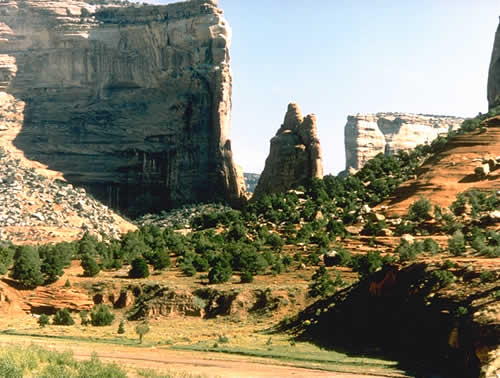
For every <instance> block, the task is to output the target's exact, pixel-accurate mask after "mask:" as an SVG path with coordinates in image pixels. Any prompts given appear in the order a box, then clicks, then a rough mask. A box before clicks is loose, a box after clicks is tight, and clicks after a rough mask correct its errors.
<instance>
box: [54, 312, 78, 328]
mask: <svg viewBox="0 0 500 378" xmlns="http://www.w3.org/2000/svg"><path fill="white" fill-rule="evenodd" d="M52 324H55V325H73V324H75V321H74V320H73V318H72V317H71V314H70V313H69V310H68V309H67V308H63V309H60V310H57V312H56V314H55V315H54V319H52Z"/></svg>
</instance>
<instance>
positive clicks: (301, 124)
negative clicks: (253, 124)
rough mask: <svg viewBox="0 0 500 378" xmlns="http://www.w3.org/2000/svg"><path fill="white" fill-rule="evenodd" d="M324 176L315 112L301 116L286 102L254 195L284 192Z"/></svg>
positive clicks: (296, 106)
mask: <svg viewBox="0 0 500 378" xmlns="http://www.w3.org/2000/svg"><path fill="white" fill-rule="evenodd" d="M322 177H323V163H322V160H321V146H320V143H319V139H318V132H317V126H316V116H315V115H314V114H310V115H307V116H306V117H303V116H302V113H301V112H300V109H299V107H298V105H297V104H295V103H291V104H289V105H288V110H287V113H286V115H285V120H284V122H283V125H281V127H280V129H279V130H278V132H277V133H276V136H274V137H273V138H272V139H271V147H270V150H269V156H268V157H267V159H266V165H265V167H264V171H263V172H262V175H261V176H260V178H259V182H258V184H257V187H256V188H255V192H254V196H259V195H261V194H263V193H277V192H284V191H286V190H288V189H290V188H293V187H295V186H298V185H301V184H305V183H307V181H308V180H311V179H312V178H322Z"/></svg>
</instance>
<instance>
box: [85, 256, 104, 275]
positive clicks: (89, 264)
mask: <svg viewBox="0 0 500 378" xmlns="http://www.w3.org/2000/svg"><path fill="white" fill-rule="evenodd" d="M81 266H82V268H83V275H84V276H85V277H95V276H97V275H98V274H99V272H100V271H101V268H100V267H99V264H97V261H96V260H95V259H94V258H93V257H92V256H90V255H87V254H86V255H83V257H82V259H81Z"/></svg>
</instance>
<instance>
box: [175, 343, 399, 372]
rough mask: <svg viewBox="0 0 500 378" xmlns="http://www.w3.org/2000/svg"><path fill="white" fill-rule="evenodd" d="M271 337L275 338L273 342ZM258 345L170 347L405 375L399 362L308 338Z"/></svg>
mask: <svg viewBox="0 0 500 378" xmlns="http://www.w3.org/2000/svg"><path fill="white" fill-rule="evenodd" d="M269 340H271V342H269ZM253 344H254V346H251V347H249V346H242V345H238V343H233V342H232V341H230V342H228V343H224V344H221V343H220V342H218V340H217V339H214V340H213V341H202V342H198V343H195V344H190V345H176V346H172V347H170V348H169V349H175V350H185V351H201V352H217V353H228V354H236V355H242V356H251V357H261V358H270V359H277V360H280V361H283V362H286V363H289V364H291V365H294V366H297V367H304V368H314V369H321V370H327V371H336V372H346V373H347V372H348V373H366V374H369V373H372V374H378V375H382V376H390V377H395V376H404V373H403V372H402V371H401V370H399V369H398V368H397V362H395V361H387V360H382V359H377V358H371V357H353V356H348V355H347V354H345V353H341V352H338V351H333V350H324V349H321V348H319V347H316V346H314V345H313V344H310V343H305V342H297V343H295V342H293V341H292V342H290V341H289V340H285V339H282V338H278V339H276V338H275V337H274V336H273V337H272V339H267V341H266V342H262V343H259V341H257V340H256V342H255V343H253Z"/></svg>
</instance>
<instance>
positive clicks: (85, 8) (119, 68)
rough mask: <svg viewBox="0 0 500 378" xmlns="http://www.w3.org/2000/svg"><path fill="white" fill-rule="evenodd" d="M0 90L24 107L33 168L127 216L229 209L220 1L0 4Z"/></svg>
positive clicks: (234, 187)
mask: <svg viewBox="0 0 500 378" xmlns="http://www.w3.org/2000/svg"><path fill="white" fill-rule="evenodd" d="M0 22H1V23H0V86H1V87H2V89H3V90H4V91H7V92H8V93H9V94H12V95H13V96H14V97H15V98H16V99H18V100H20V101H23V102H25V108H24V121H23V122H24V123H23V127H22V131H21V132H20V133H19V135H18V136H17V138H16V140H15V144H16V146H17V147H18V148H20V149H22V150H23V151H24V152H25V154H26V156H27V157H28V158H30V159H32V160H38V161H41V162H43V163H45V164H47V165H48V167H49V168H50V169H54V170H57V171H61V172H63V174H64V177H65V178H66V179H67V180H68V181H69V182H71V183H73V184H77V185H82V186H84V187H86V188H87V189H88V190H89V191H90V192H91V193H92V194H94V196H96V197H97V198H99V199H101V200H104V201H105V202H106V203H107V204H109V205H111V206H113V207H115V208H120V209H121V210H124V211H125V212H128V213H129V214H136V213H143V212H146V211H158V210H161V209H165V208H169V207H173V206H177V205H180V204H183V203H189V202H196V201H204V200H212V201H213V200H227V201H229V202H231V203H237V202H238V201H240V200H241V198H242V194H243V193H242V192H243V189H242V188H244V184H243V182H242V179H241V177H240V175H239V174H238V172H237V170H236V168H235V165H234V164H233V159H232V153H231V143H230V141H229V128H230V122H231V71H230V66H229V45H230V40H231V30H230V28H229V26H228V24H227V22H226V21H225V20H224V18H223V15H222V11H221V10H220V9H218V8H217V2H216V0H192V1H188V2H182V3H177V4H171V5H166V6H137V7H117V6H101V7H100V8H99V9H98V8H97V7H96V6H95V5H91V4H87V3H85V2H80V1H72V0H66V1H57V2H50V1H46V2H45V1H36V0H30V1H10V2H4V3H2V4H0Z"/></svg>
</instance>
